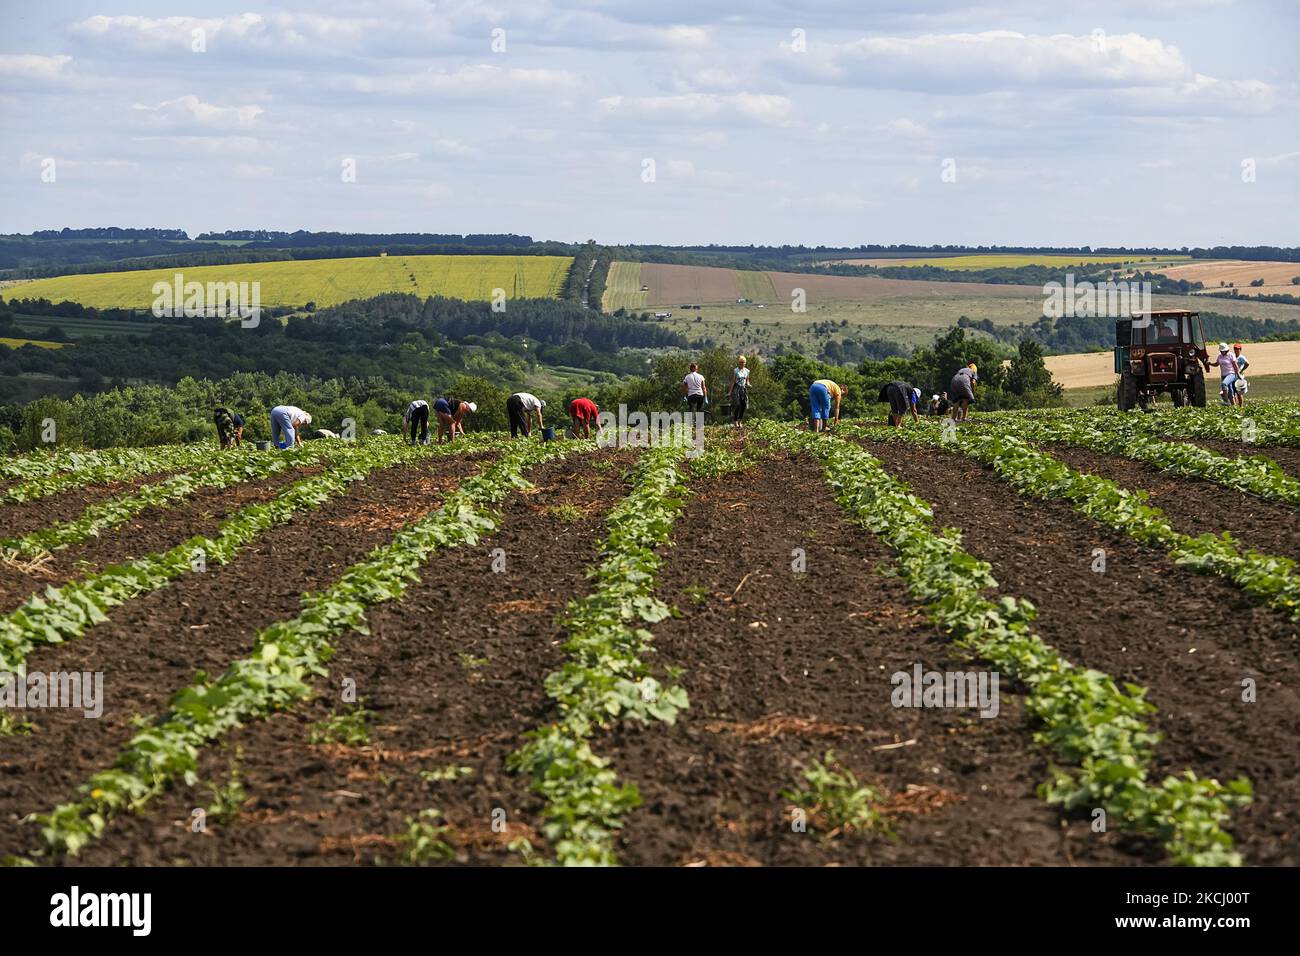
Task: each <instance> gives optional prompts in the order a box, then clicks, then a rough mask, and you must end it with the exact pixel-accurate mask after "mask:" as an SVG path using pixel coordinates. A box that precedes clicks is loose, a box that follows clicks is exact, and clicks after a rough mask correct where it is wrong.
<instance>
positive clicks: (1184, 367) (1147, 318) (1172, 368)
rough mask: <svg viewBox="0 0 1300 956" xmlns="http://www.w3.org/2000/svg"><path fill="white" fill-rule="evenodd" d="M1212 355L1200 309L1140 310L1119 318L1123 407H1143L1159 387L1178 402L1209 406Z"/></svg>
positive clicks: (1117, 340) (1117, 351)
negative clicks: (1207, 376) (1208, 377)
mask: <svg viewBox="0 0 1300 956" xmlns="http://www.w3.org/2000/svg"><path fill="white" fill-rule="evenodd" d="M1209 370H1210V355H1209V353H1208V352H1207V351H1206V349H1205V330H1204V329H1203V328H1202V327H1201V316H1200V313H1199V312H1184V311H1180V310H1168V311H1163V312H1138V313H1135V314H1134V315H1132V316H1130V317H1129V318H1127V319H1117V320H1116V321H1115V371H1116V372H1117V373H1118V374H1119V394H1118V395H1117V396H1116V398H1117V404H1118V405H1119V410H1120V411H1122V412H1126V411H1128V410H1129V409H1131V408H1133V407H1134V406H1136V405H1141V406H1142V408H1143V409H1144V410H1145V409H1146V408H1147V406H1148V405H1149V404H1150V403H1151V402H1152V400H1153V399H1154V398H1155V397H1156V396H1157V395H1158V394H1160V393H1161V392H1168V393H1169V396H1170V398H1171V399H1172V400H1173V403H1174V404H1175V405H1177V406H1180V407H1181V406H1183V405H1194V406H1195V407H1197V408H1204V407H1205V373H1206V372H1208V371H1209Z"/></svg>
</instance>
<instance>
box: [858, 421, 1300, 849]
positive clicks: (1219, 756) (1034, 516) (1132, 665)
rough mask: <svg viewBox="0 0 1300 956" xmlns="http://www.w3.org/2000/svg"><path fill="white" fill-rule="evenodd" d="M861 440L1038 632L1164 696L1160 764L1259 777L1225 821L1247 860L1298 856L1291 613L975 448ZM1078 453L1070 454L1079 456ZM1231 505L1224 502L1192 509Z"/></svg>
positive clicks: (1171, 495)
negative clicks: (1025, 493)
mask: <svg viewBox="0 0 1300 956" xmlns="http://www.w3.org/2000/svg"><path fill="white" fill-rule="evenodd" d="M864 444H865V445H866V447H867V448H868V449H869V450H870V451H871V453H872V454H874V455H876V456H877V457H879V458H880V459H881V460H882V461H883V462H884V463H885V464H886V466H887V467H888V468H889V470H890V471H891V472H893V473H895V474H897V475H898V477H899V478H900V479H901V480H903V481H906V482H907V483H908V484H909V485H910V486H911V488H912V490H913V491H914V492H915V493H916V494H917V495H919V496H921V497H922V498H924V499H925V500H927V501H929V502H930V503H931V504H932V505H933V507H934V511H935V517H936V521H937V522H939V523H941V524H944V525H949V526H952V527H957V528H960V529H962V531H963V546H964V547H965V548H966V550H968V551H970V552H971V553H972V554H974V555H976V556H977V557H979V558H981V559H983V560H985V561H988V562H989V563H990V564H991V565H992V566H993V573H994V575H995V576H996V577H997V579H998V581H999V582H1000V584H1001V586H1002V588H1003V589H1004V590H1006V591H1007V592H1009V593H1012V594H1017V595H1020V596H1021V597H1025V598H1028V599H1029V600H1031V601H1033V602H1034V604H1036V605H1037V607H1038V609H1039V618H1038V621H1037V630H1038V632H1039V633H1040V634H1041V635H1042V637H1043V639H1044V640H1045V641H1047V642H1048V643H1049V644H1051V645H1053V646H1054V647H1056V648H1057V649H1059V650H1060V651H1061V652H1062V653H1064V654H1065V655H1067V656H1068V657H1069V658H1070V659H1071V660H1072V661H1074V662H1075V663H1076V664H1080V665H1084V666H1088V667H1093V668H1096V669H1097V670H1100V671H1104V672H1105V673H1108V674H1111V675H1112V676H1114V677H1115V678H1116V679H1117V680H1121V681H1131V682H1133V683H1136V684H1139V685H1142V686H1145V687H1147V688H1149V689H1150V694H1149V695H1148V700H1150V701H1151V702H1152V703H1153V704H1155V705H1156V707H1157V708H1159V711H1158V713H1156V714H1155V715H1154V717H1153V719H1152V725H1153V726H1154V727H1155V728H1156V729H1157V730H1159V731H1160V732H1161V733H1162V734H1163V735H1164V738H1165V739H1164V740H1163V741H1162V742H1161V744H1160V745H1159V746H1158V747H1157V748H1156V762H1155V770H1156V772H1157V773H1158V774H1160V775H1164V774H1167V773H1177V772H1181V771H1182V770H1183V769H1184V768H1191V769H1193V770H1195V771H1196V773H1197V774H1199V775H1201V776H1206V777H1217V778H1218V779H1220V780H1227V779H1230V778H1233V777H1236V776H1239V775H1242V776H1246V777H1249V778H1250V779H1251V780H1252V781H1253V782H1254V785H1255V792H1256V798H1255V803H1254V804H1253V805H1252V806H1250V807H1248V808H1245V809H1240V810H1236V811H1234V813H1233V816H1232V823H1231V826H1230V830H1231V831H1232V832H1233V833H1234V834H1235V835H1236V837H1237V841H1238V846H1239V848H1240V849H1241V850H1242V852H1243V854H1244V856H1245V858H1246V860H1247V862H1249V863H1255V864H1285V865H1295V864H1296V863H1297V862H1300V846H1297V840H1298V839H1300V836H1298V834H1300V748H1297V747H1296V746H1295V741H1296V740H1297V739H1300V690H1298V688H1300V655H1297V654H1296V640H1297V629H1296V627H1295V626H1294V625H1292V624H1290V623H1289V622H1287V621H1285V620H1284V619H1282V618H1281V617H1280V616H1279V615H1276V614H1274V613H1273V612H1271V611H1268V610H1266V609H1263V608H1261V607H1259V606H1257V605H1254V604H1253V603H1251V602H1250V601H1249V600H1248V599H1247V598H1246V597H1245V596H1244V595H1243V594H1242V593H1241V592H1240V591H1239V590H1238V589H1237V588H1235V587H1233V586H1232V585H1230V584H1228V583H1226V582H1224V581H1221V580H1220V579H1218V578H1214V577H1209V576H1206V575H1201V574H1197V573H1195V572H1193V571H1190V570H1187V569H1183V568H1178V567H1177V566H1175V565H1173V564H1172V562H1171V561H1169V560H1168V559H1167V558H1166V557H1164V556H1163V555H1162V554H1160V553H1158V552H1156V551H1154V550H1152V549H1147V548H1142V547H1140V546H1138V545H1136V544H1135V543H1133V542H1132V541H1131V540H1130V539H1128V538H1122V537H1120V536H1118V535H1116V534H1114V533H1112V532H1110V531H1108V530H1106V529H1105V528H1103V527H1101V526H1099V525H1097V524H1094V523H1093V522H1091V521H1089V520H1087V519H1086V518H1083V517H1081V516H1079V515H1078V514H1076V513H1075V512H1074V511H1072V510H1071V509H1070V508H1069V507H1068V506H1067V505H1065V504H1063V503H1059V502H1040V501H1031V500H1029V499H1026V498H1022V497H1020V496H1018V495H1017V494H1016V493H1015V492H1014V491H1013V490H1012V489H1011V488H1010V487H1008V486H1007V485H1005V484H1003V483H1001V482H999V481H998V480H997V479H996V478H994V477H993V476H992V475H991V473H990V472H989V471H987V470H986V469H984V468H983V467H981V466H980V465H979V464H978V463H976V462H974V461H973V460H971V459H968V458H964V457H962V456H960V455H958V454H955V453H949V452H944V451H938V450H932V449H922V448H917V447H913V446H904V445H899V444H892V443H891V444H880V443H871V442H866V443H864ZM1054 453H1055V450H1054ZM1087 454H1090V453H1083V455H1081V456H1080V458H1078V459H1074V462H1075V463H1078V464H1082V463H1084V461H1083V457H1084V455H1087ZM1063 457H1067V458H1068V457H1070V456H1063ZM1108 464H1109V463H1108ZM1142 471H1143V469H1142V466H1134V468H1133V469H1132V470H1130V471H1126V472H1125V473H1124V474H1123V478H1124V479H1125V481H1124V483H1125V484H1128V480H1129V479H1133V478H1139V479H1147V478H1149V476H1147V475H1145V474H1142ZM1111 476H1112V477H1113V476H1114V475H1111ZM1153 483H1154V484H1163V483H1164V479H1159V480H1157V481H1155V482H1153ZM1176 484H1177V486H1178V489H1179V490H1174V489H1169V491H1168V492H1167V493H1166V494H1165V495H1164V497H1165V498H1166V499H1168V500H1170V501H1175V500H1177V496H1178V495H1179V494H1182V493H1184V492H1185V487H1184V486H1190V485H1199V483H1196V482H1187V481H1179V482H1176ZM1210 494H1214V495H1220V496H1221V495H1224V494H1231V493H1225V492H1222V491H1221V490H1215V491H1212V492H1210ZM1238 497H1242V496H1238ZM1157 503H1159V504H1161V505H1162V506H1163V505H1164V503H1165V502H1164V501H1158V502H1157ZM1189 513H1190V512H1189ZM1232 513H1234V512H1232V511H1231V509H1228V508H1226V507H1221V508H1220V510H1218V511H1210V510H1209V509H1207V510H1206V511H1202V512H1200V516H1201V518H1204V519H1207V520H1209V519H1213V518H1215V517H1221V516H1222V515H1225V514H1232ZM1220 526H1224V525H1223V524H1222V522H1220ZM1291 527H1292V528H1294V524H1292V525H1291ZM1282 533H1284V532H1282V531H1279V530H1275V531H1274V532H1273V533H1272V535H1271V536H1270V538H1269V540H1268V542H1267V546H1265V543H1264V542H1260V544H1261V546H1265V550H1267V549H1268V547H1276V544H1277V540H1278V538H1277V536H1278V535H1280V534H1282ZM1292 533H1294V532H1292ZM1099 548H1100V549H1103V550H1104V552H1105V555H1104V556H1105V570H1104V572H1102V573H1096V572H1094V571H1093V570H1092V569H1093V566H1094V562H1095V561H1096V558H1097V556H1098V555H1097V552H1096V549H1099ZM1246 680H1249V681H1252V682H1253V683H1254V687H1255V690H1256V695H1257V699H1256V701H1255V702H1253V703H1251V702H1246V701H1245V700H1243V681H1246Z"/></svg>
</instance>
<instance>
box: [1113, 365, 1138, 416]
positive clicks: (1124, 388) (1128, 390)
mask: <svg viewBox="0 0 1300 956" xmlns="http://www.w3.org/2000/svg"><path fill="white" fill-rule="evenodd" d="M1137 401H1138V389H1137V379H1135V378H1134V377H1133V373H1132V372H1120V373H1119V395H1118V401H1117V404H1118V405H1119V410H1120V411H1121V412H1127V411H1131V410H1132V409H1133V407H1134V406H1135V405H1137Z"/></svg>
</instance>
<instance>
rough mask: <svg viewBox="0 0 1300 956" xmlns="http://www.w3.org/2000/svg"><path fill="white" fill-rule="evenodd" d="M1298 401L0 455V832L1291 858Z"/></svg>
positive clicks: (201, 845)
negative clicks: (70, 691) (548, 437)
mask: <svg viewBox="0 0 1300 956" xmlns="http://www.w3.org/2000/svg"><path fill="white" fill-rule="evenodd" d="M1298 411H1300V406H1297V405H1295V404H1279V405H1271V406H1270V405H1260V406H1258V407H1256V408H1253V409H1252V410H1251V416H1252V417H1251V425H1252V430H1251V431H1250V438H1251V439H1253V442H1254V443H1252V444H1249V445H1247V444H1243V443H1242V441H1241V438H1242V436H1243V435H1244V434H1245V432H1243V430H1242V424H1243V423H1242V422H1241V421H1239V420H1238V418H1237V417H1235V416H1234V415H1233V413H1231V412H1228V411H1226V410H1222V411H1221V410H1217V409H1209V410H1204V411H1197V410H1191V409H1179V410H1177V411H1172V412H1162V413H1157V414H1153V415H1129V416H1121V415H1119V414H1117V413H1113V412H1106V411H1102V410H1091V411H1088V412H1086V413H1084V412H1033V413H1026V414H1019V415H1015V414H1000V415H989V414H981V415H977V416H976V418H975V419H974V420H973V421H972V422H971V423H970V424H969V425H968V426H962V427H960V428H959V429H957V431H956V433H952V432H951V431H950V430H947V429H945V428H944V427H943V426H942V425H941V424H940V423H937V422H932V423H924V424H921V425H913V426H910V427H908V428H905V429H901V430H895V429H887V428H883V427H881V426H880V425H878V424H876V423H875V422H865V421H864V422H858V423H845V424H844V425H843V426H842V427H841V428H840V429H839V431H838V434H836V435H833V436H815V435H811V434H809V433H808V432H806V431H804V430H802V429H799V428H796V427H794V426H792V425H787V424H779V423H771V422H765V423H757V424H755V426H754V427H752V428H751V430H750V433H749V435H748V437H747V438H738V437H737V436H735V434H734V433H732V432H729V431H724V430H721V429H719V430H717V431H716V432H713V433H711V434H710V436H709V441H708V444H707V446H706V447H707V450H706V452H705V454H704V455H703V456H702V457H699V458H694V459H691V458H687V457H685V456H684V450H683V449H682V448H680V447H671V446H659V447H654V448H649V449H636V450H629V449H598V448H597V447H596V446H595V445H594V444H590V443H586V442H576V441H559V442H552V443H539V442H537V441H535V440H520V441H515V442H511V441H509V440H506V439H502V438H498V437H491V436H476V435H471V436H470V437H469V439H468V440H464V441H458V442H457V443H456V444H455V445H453V446H434V447H410V446H406V445H403V444H402V443H401V442H400V441H397V440H395V439H392V438H382V439H371V440H367V441H366V442H364V443H362V444H351V443H338V442H316V443H309V444H308V445H307V446H306V447H304V448H302V449H299V450H296V451H293V452H289V453H259V452H254V451H249V450H245V451H235V452H229V453H215V452H214V451H213V450H212V449H211V448H210V447H205V446H185V447H172V448H159V449H124V450H118V451H104V452H94V453H88V454H74V453H71V452H62V451H60V452H54V453H45V454H40V455H32V456H27V457H20V458H12V459H7V460H3V461H0V524H2V525H3V527H4V528H5V529H6V531H5V534H6V536H7V539H6V540H5V541H4V542H3V545H2V546H3V548H4V551H5V560H4V562H3V563H0V615H2V616H0V671H6V672H10V673H12V672H14V671H16V670H17V669H19V668H21V667H24V666H25V667H26V670H27V674H28V678H27V684H26V685H25V687H27V688H30V687H32V686H33V685H32V680H33V676H32V675H38V677H39V676H40V675H48V674H55V675H61V674H68V673H72V672H77V673H85V674H87V675H95V674H98V675H102V682H103V683H102V694H100V695H99V696H98V699H97V702H91V701H89V700H87V698H86V696H85V694H82V695H80V696H79V697H77V698H76V699H77V701H78V702H79V703H81V704H83V705H85V706H78V707H72V706H44V705H41V704H40V699H38V698H34V699H36V700H37V704H36V705H31V704H30V701H29V705H28V706H23V707H18V706H14V701H13V700H9V702H8V703H7V704H6V706H5V707H3V708H0V770H3V773H0V857H7V859H8V862H11V863H14V862H30V863H34V864H37V865H46V864H50V863H69V864H93V865H106V866H113V865H119V864H131V865H141V864H158V865H212V864H237V865H245V864H293V865H371V864H383V865H401V864H406V865H426V864H427V865H455V864H468V865H475V864H487V865H519V864H540V863H550V862H555V863H564V864H575V863H596V864H616V863H623V864H633V865H636V864H644V865H669V866H679V865H682V866H686V865H689V866H697V865H722V866H751V865H763V864H796V865H824V864H833V863H837V864H869V865H879V864H969V865H989V864H994V865H996V864H1004V865H1013V864H1014V865H1025V864H1039V865H1061V866H1100V865H1106V866H1111V865H1131V864H1184V865H1219V866H1221V865H1236V864H1240V863H1245V864H1249V865H1292V866H1293V865H1296V864H1297V863H1300V847H1297V845H1296V843H1295V841H1294V839H1293V835H1294V834H1295V833H1296V831H1297V827H1300V797H1298V796H1297V794H1298V793H1300V749H1297V748H1296V746H1295V741H1296V739H1297V734H1298V733H1300V702H1298V701H1297V699H1296V696H1295V694H1294V693H1292V690H1293V689H1294V688H1295V687H1296V686H1298V685H1300V658H1298V657H1297V654H1296V633H1297V621H1298V620H1300V578H1298V577H1297V575H1296V573H1295V565H1294V563H1293V561H1294V560H1295V559H1296V558H1300V518H1298V516H1297V510H1296V509H1297V508H1298V507H1300V426H1298V425H1297V417H1296V416H1297V412H1298ZM1190 442H1195V444H1192V443H1190ZM1253 453H1262V454H1264V455H1266V456H1267V458H1254V459H1246V458H1242V457H1241V456H1243V455H1247V454H1253ZM1143 495H1145V496H1146V497H1145V498H1143V497H1142V496H1143ZM1215 532H1228V534H1222V535H1221V534H1216V533H1215ZM738 540H739V541H743V542H744V547H743V548H737V547H736V542H737V541H738ZM1099 553H1101V554H1104V563H1103V564H1102V565H1101V566H1100V570H1099V567H1098V563H1097V562H1098V557H1097V556H1098V554H1099ZM1031 604H1032V607H1031ZM1173 605H1176V606H1177V607H1178V608H1179V609H1180V613H1178V614H1164V613H1161V614H1155V615H1153V614H1151V613H1148V612H1149V609H1150V608H1152V607H1166V608H1167V607H1170V606H1173ZM993 672H997V674H998V675H999V678H1000V679H999V682H998V683H997V684H990V681H991V680H992V678H991V676H990V675H991V674H992V673H993ZM954 674H961V675H968V676H969V677H970V682H969V683H968V684H962V685H957V684H953V683H952V677H951V676H950V675H954ZM928 675H938V676H937V680H938V681H939V686H941V687H942V686H945V682H947V686H949V687H950V688H951V687H956V686H968V687H970V688H971V694H972V696H971V697H970V698H960V699H957V698H952V699H949V698H944V697H943V696H942V694H940V696H939V697H938V698H935V697H934V696H933V695H930V691H929V690H926V691H925V692H924V693H923V692H922V688H923V687H925V688H933V686H934V685H933V680H932V679H931V677H930V676H928ZM979 675H983V683H982V684H981V683H980V678H979ZM912 679H917V680H918V681H919V683H918V684H917V686H916V688H915V691H914V692H913V691H912V690H908V689H907V688H908V686H909V685H908V682H909V681H910V680H912ZM89 681H90V677H89V676H88V677H87V682H88V683H87V686H90V684H89ZM1247 681H1249V686H1250V687H1251V688H1252V692H1251V693H1250V694H1249V695H1247V694H1245V693H1244V692H1243V690H1242V688H1243V687H1244V686H1246V683H1247ZM51 686H53V685H51ZM978 687H982V688H983V690H979V691H977V689H976V688H978ZM27 692H28V693H30V692H31V691H30V690H28V691H27ZM11 693H16V691H14V690H13V688H12V687H11ZM950 693H951V691H950ZM927 695H929V696H927ZM0 699H3V698H0ZM44 703H45V704H48V703H50V701H49V699H48V698H45V699H44ZM936 704H944V705H943V706H936ZM92 705H93V706H92ZM88 710H97V711H98V713H96V714H93V715H92V716H87V711H88ZM1099 811H1101V812H1104V814H1105V820H1106V826H1105V827H1104V829H1098V828H1097V827H1096V826H1095V825H1094V823H1095V821H1096V820H1097V819H1098V812H1099Z"/></svg>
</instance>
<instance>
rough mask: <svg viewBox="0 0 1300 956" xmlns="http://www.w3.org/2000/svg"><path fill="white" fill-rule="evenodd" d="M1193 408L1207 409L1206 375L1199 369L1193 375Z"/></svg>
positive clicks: (1191, 396)
mask: <svg viewBox="0 0 1300 956" xmlns="http://www.w3.org/2000/svg"><path fill="white" fill-rule="evenodd" d="M1190 398H1191V401H1192V407H1193V408H1204V407H1205V373H1204V372H1202V371H1201V370H1200V369H1199V368H1198V369H1197V370H1196V371H1195V372H1193V373H1192V387H1191V395H1190Z"/></svg>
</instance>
